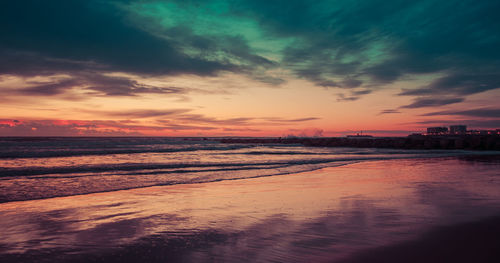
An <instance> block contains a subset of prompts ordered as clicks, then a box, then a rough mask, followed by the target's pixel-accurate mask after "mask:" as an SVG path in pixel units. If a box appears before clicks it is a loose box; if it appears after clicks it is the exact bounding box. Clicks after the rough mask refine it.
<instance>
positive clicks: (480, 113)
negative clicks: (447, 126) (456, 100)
mask: <svg viewBox="0 0 500 263" xmlns="http://www.w3.org/2000/svg"><path fill="white" fill-rule="evenodd" d="M441 115H459V116H470V117H482V118H499V117H500V109H498V108H479V109H470V110H455V111H453V110H447V111H437V112H430V113H426V114H422V115H421V116H441Z"/></svg>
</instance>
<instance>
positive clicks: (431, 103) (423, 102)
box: [401, 97, 464, 109]
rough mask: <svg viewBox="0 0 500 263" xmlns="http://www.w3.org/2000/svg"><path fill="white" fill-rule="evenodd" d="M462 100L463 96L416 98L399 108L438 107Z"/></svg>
mask: <svg viewBox="0 0 500 263" xmlns="http://www.w3.org/2000/svg"><path fill="white" fill-rule="evenodd" d="M463 100H464V99H463V98H434V97H430V98H428V97H424V98H416V99H415V100H414V102H413V103H411V104H408V105H405V106H402V107H401V108H406V109H414V108H423V107H439V106H443V105H448V104H453V103H458V102H462V101H463Z"/></svg>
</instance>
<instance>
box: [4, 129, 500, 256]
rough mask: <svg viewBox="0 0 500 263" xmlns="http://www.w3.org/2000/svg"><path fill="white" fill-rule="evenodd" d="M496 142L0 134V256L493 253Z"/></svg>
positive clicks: (497, 229) (497, 221)
mask: <svg viewBox="0 0 500 263" xmlns="http://www.w3.org/2000/svg"><path fill="white" fill-rule="evenodd" d="M499 171H500V152H494V151H464V150H402V149H375V148H338V147H306V146H303V145H300V144H259V143H221V142H220V141H219V138H170V137H169V138H166V137H111V138H110V137H106V138H101V137H98V138H97V137H92V138H83V137H43V138H42V137H38V138H33V137H30V138H28V137H9V138H7V137H3V138H0V233H1V235H0V237H1V238H0V262H6V263H7V262H16V263H18V262H50V263H54V262H82V263H83V262H85V263H88V262H500V253H499V252H498V251H500V238H499V236H500V190H499V189H500V172H499Z"/></svg>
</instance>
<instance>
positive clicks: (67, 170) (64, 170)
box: [0, 152, 471, 177]
mask: <svg viewBox="0 0 500 263" xmlns="http://www.w3.org/2000/svg"><path fill="white" fill-rule="evenodd" d="M468 154H471V153H469V152H462V153H456V152H454V153H449V152H444V153H434V154H426V155H408V154H405V155H397V154H394V155H373V156H368V155H360V156H350V157H336V158H321V159H296V160H284V161H283V160H279V161H264V162H262V161H261V162H223V163H219V162H208V163H122V164H100V165H79V166H59V167H36V166H35V167H14V168H2V167H0V177H12V176H34V175H46V174H78V173H105V172H111V171H113V172H118V171H147V170H150V171H151V170H163V169H185V168H208V167H224V169H226V170H228V169H234V167H256V166H273V165H304V164H324V163H334V162H346V161H347V162H349V161H374V160H390V159H404V158H432V157H446V156H459V155H468ZM247 169H248V168H247Z"/></svg>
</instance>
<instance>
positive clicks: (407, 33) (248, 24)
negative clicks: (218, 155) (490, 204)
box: [0, 0, 500, 136]
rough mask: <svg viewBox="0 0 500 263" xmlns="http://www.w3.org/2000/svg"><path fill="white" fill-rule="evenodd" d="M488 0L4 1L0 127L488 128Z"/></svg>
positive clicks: (156, 131) (492, 33) (495, 31)
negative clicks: (454, 125) (458, 126)
mask: <svg viewBox="0 0 500 263" xmlns="http://www.w3.org/2000/svg"><path fill="white" fill-rule="evenodd" d="M498 10H500V2H499V1H486V0H479V1H478V0H475V1H469V0H461V1H453V0H449V1H437V0H433V1H429V0H422V1H407V0H387V1H377V0H362V1H356V0H337V1H334V0H330V1H322V0H317V1H306V0H303V1H295V0H286V1H284V0H283V1H282V0H274V1H269V0H266V1H260V0H233V1H210V0H203V1H201V0H200V1H197V0H179V1H177V0H171V1H168V0H138V1H133V0H107V1H104V0H72V1H67V0H51V1H37V0H16V1H3V2H2V3H1V6H0V24H1V25H2V26H1V27H0V94H2V96H1V103H0V136H141V135H143V136H288V135H295V136H343V135H346V134H354V133H357V132H360V131H363V132H364V133H369V134H373V135H378V136H402V135H408V134H410V133H413V132H423V131H424V129H425V128H426V127H429V126H441V125H445V126H447V125H453V124H465V125H468V127H469V128H471V129H493V128H500V104H498V101H499V100H500V48H499V47H500V16H498Z"/></svg>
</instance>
